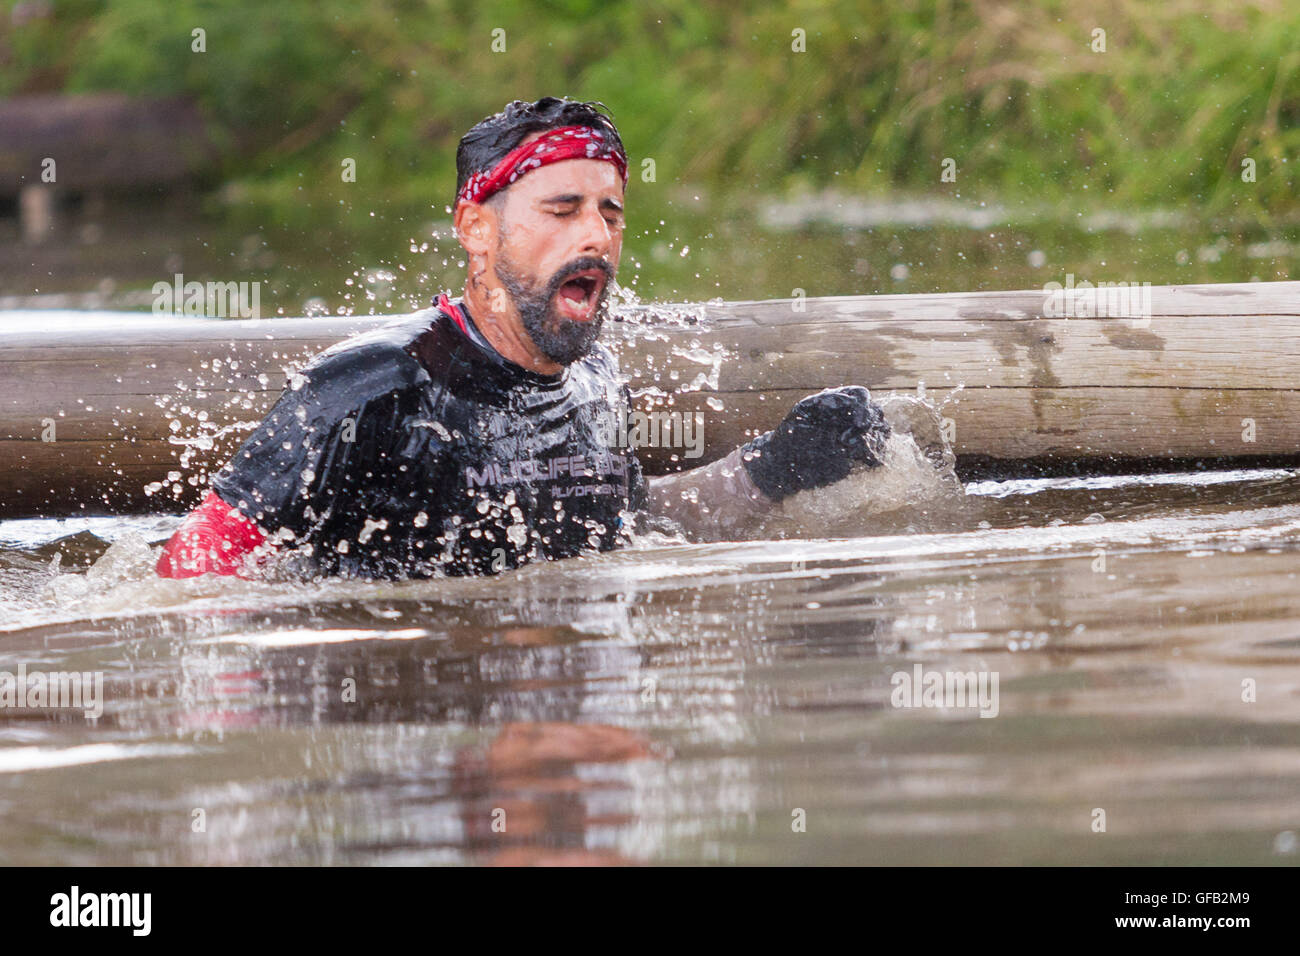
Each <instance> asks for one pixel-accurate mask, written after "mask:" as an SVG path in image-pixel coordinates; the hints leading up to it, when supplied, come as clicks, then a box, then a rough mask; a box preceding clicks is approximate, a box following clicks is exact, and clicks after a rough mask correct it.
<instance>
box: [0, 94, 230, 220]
mask: <svg viewBox="0 0 1300 956" xmlns="http://www.w3.org/2000/svg"><path fill="white" fill-rule="evenodd" d="M215 159H216V152H215V148H214V147H213V145H212V142H211V140H210V139H209V138H208V136H207V132H206V128H205V125H204V123H203V120H202V117H201V116H200V115H199V113H198V111H197V109H196V108H195V107H194V105H193V104H192V103H190V102H189V101H188V100H185V99H183V98H170V99H133V98H131V97H128V96H126V95H124V94H122V93H86V94H78V95H66V94H45V95H37V96H19V97H14V98H12V99H9V100H2V101H0V197H4V196H16V195H17V194H18V191H19V190H20V189H21V188H22V187H23V186H24V185H28V184H32V183H39V184H47V185H53V186H55V187H57V188H58V189H61V190H64V191H67V192H73V193H85V192H88V191H95V190H100V189H140V188H156V187H159V186H164V185H167V184H172V183H176V182H179V181H181V180H185V179H187V178H189V177H191V176H193V175H196V174H198V173H200V172H202V171H203V170H204V169H207V168H210V167H211V166H212V165H213V163H214V162H215ZM50 160H53V163H54V166H53V170H52V172H53V175H54V178H53V180H51V179H50V178H49V172H50V170H48V169H47V166H48V161H50ZM43 174H44V175H43Z"/></svg>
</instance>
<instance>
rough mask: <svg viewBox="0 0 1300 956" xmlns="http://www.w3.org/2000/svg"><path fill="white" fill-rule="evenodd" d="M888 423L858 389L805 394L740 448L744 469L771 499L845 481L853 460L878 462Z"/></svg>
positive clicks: (870, 466)
mask: <svg viewBox="0 0 1300 956" xmlns="http://www.w3.org/2000/svg"><path fill="white" fill-rule="evenodd" d="M889 434H890V429H889V423H888V422H887V421H885V416H884V413H883V412H882V411H881V410H880V406H879V405H877V404H876V403H875V402H873V401H872V400H871V394H870V393H869V392H868V391H867V390H866V389H865V388H863V387H862V386H861V385H848V386H845V387H843V388H830V389H827V390H826V391H824V392H818V393H817V394H816V395H809V396H808V397H807V398H805V399H803V400H802V401H800V402H798V403H797V404H796V405H795V406H794V408H792V409H790V411H789V413H788V414H787V415H786V416H785V418H784V419H783V420H782V421H781V424H780V425H777V426H776V428H774V429H773V430H772V431H770V432H765V433H764V434H762V435H759V436H758V437H757V438H755V439H754V440H753V441H751V442H748V443H747V444H745V445H744V446H743V447H742V449H741V458H742V460H743V461H744V463H745V470H746V471H748V472H749V477H750V478H751V479H753V481H754V484H755V485H756V486H758V490H759V491H761V492H763V494H765V495H767V497H769V498H771V499H772V500H773V501H780V500H781V499H782V498H784V497H786V496H787V495H792V494H794V493H795V492H796V491H807V490H808V489H809V488H820V487H822V486H823V485H829V484H831V483H833V482H836V481H839V480H840V479H842V478H845V477H847V476H848V474H849V470H850V469H851V468H852V467H853V465H854V463H855V462H861V463H862V464H864V465H866V466H867V467H869V468H875V467H876V466H878V465H879V464H880V463H881V456H882V455H883V454H884V451H885V441H886V440H887V439H888V438H889Z"/></svg>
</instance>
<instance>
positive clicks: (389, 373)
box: [212, 347, 422, 540]
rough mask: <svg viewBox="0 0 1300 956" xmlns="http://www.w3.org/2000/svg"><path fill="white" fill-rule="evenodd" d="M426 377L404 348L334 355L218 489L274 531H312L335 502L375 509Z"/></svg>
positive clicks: (286, 397) (285, 397)
mask: <svg viewBox="0 0 1300 956" xmlns="http://www.w3.org/2000/svg"><path fill="white" fill-rule="evenodd" d="M421 374H422V369H420V367H419V365H418V363H417V362H416V361H415V360H414V359H413V358H411V357H410V356H409V355H407V354H406V353H405V352H404V351H402V350H401V349H400V348H396V347H387V348H384V347H376V348H365V349H349V350H346V351H342V352H339V353H337V354H335V355H330V354H329V353H326V355H325V356H323V357H322V359H321V360H317V361H316V362H314V363H313V364H312V365H311V366H310V367H308V368H307V369H306V370H304V372H303V373H302V374H301V376H300V377H296V378H294V379H292V380H291V382H290V384H289V386H288V387H287V388H285V390H284V393H283V394H282V395H281V396H280V399H279V401H277V402H276V404H275V406H274V407H273V408H272V409H271V411H270V412H268V413H267V415H266V417H265V418H264V419H263V420H262V422H261V424H259V425H258V426H257V428H256V429H255V430H254V431H253V433H252V434H251V435H250V436H249V437H248V440H247V441H245V442H244V444H243V446H242V447H241V448H240V449H239V451H237V452H236V453H235V455H234V457H233V458H231V460H230V461H229V462H228V463H227V464H226V466H225V467H224V468H222V469H221V471H220V472H219V473H218V474H217V476H216V477H215V478H214V479H213V482H212V487H213V488H214V489H215V490H216V492H217V493H218V494H219V495H220V496H221V498H222V499H224V500H225V501H226V502H228V503H229V504H231V505H233V506H234V507H236V508H238V509H239V510H240V512H241V513H243V514H244V515H245V516H247V517H248V518H250V519H251V520H253V521H254V522H256V523H257V524H258V525H259V526H260V527H261V528H262V529H264V530H265V531H267V532H268V533H271V534H274V533H276V532H280V533H282V534H283V533H288V534H289V535H291V536H292V537H293V538H295V539H299V540H303V539H307V538H309V537H310V536H311V533H312V531H313V530H314V529H315V528H316V527H318V526H320V524H322V523H323V522H324V521H326V520H327V519H328V518H329V517H330V515H331V514H332V513H333V512H334V510H335V509H338V508H343V509H347V508H357V507H365V503H366V501H368V499H369V498H370V497H371V496H372V492H373V490H374V489H375V488H376V487H382V486H383V485H384V482H385V481H386V480H387V478H388V477H389V476H388V475H387V471H388V466H389V464H390V463H391V462H392V460H393V455H392V452H393V446H394V444H395V443H396V442H397V441H399V440H400V431H401V428H400V426H401V421H400V419H401V416H402V412H401V402H400V396H401V395H402V394H403V393H405V392H408V391H409V389H410V388H411V387H412V386H413V385H416V384H418V379H419V377H420V375H421Z"/></svg>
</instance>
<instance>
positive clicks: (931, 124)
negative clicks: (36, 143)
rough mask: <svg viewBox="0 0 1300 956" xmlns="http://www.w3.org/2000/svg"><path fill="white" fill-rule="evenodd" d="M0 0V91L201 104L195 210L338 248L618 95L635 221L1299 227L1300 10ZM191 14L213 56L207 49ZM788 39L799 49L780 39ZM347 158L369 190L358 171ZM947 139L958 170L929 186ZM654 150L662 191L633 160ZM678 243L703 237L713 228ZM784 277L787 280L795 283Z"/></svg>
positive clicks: (440, 212) (1239, 4) (438, 208)
mask: <svg viewBox="0 0 1300 956" xmlns="http://www.w3.org/2000/svg"><path fill="white" fill-rule="evenodd" d="M5 6H6V7H7V13H8V15H7V16H5V17H3V21H4V25H3V27H2V28H0V29H3V33H2V34H0V96H14V95H19V94H27V93H40V92H57V91H65V92H81V91H91V90H118V91H123V92H126V93H130V94H137V95H149V96H166V95H174V94H184V95H188V96H190V97H192V98H193V99H194V100H195V101H196V102H197V103H198V104H199V105H200V106H201V108H202V110H203V112H204V115H205V116H206V118H207V120H208V122H209V125H210V128H211V130H212V134H213V137H214V138H215V140H216V141H217V143H218V145H219V148H220V155H221V167H220V171H219V177H218V181H217V182H214V183H213V184H212V185H213V186H214V187H217V186H219V187H220V188H213V189H212V190H211V191H210V193H209V199H208V204H207V207H206V209H207V214H208V215H209V216H211V217H213V218H214V219H219V220H223V221H228V222H233V223H235V224H237V225H239V226H240V227H241V228H244V229H260V228H262V227H263V226H264V225H265V224H267V223H269V222H274V223H275V225H276V228H279V229H298V230H303V231H306V230H314V229H329V230H334V231H335V235H336V237H337V238H338V241H339V242H343V243H346V242H347V241H348V237H349V236H357V237H362V236H365V235H367V230H371V229H373V228H376V219H378V220H380V221H382V222H384V223H385V224H386V225H385V226H384V228H385V229H388V230H389V234H390V236H391V232H392V223H393V222H394V221H395V220H397V221H402V222H408V221H409V222H410V223H418V222H421V221H422V220H421V217H423V219H424V220H427V219H429V218H432V219H434V220H437V219H445V217H446V213H445V207H446V206H447V204H448V203H449V202H450V199H451V195H452V191H453V189H454V180H455V171H454V154H455V145H456V142H457V140H458V138H459V136H460V135H461V133H463V132H464V130H466V129H467V128H468V127H469V126H471V125H472V124H473V123H474V122H476V121H477V120H479V119H481V118H482V117H483V116H485V115H487V114H489V113H491V112H494V111H496V110H497V109H499V108H500V107H501V106H502V105H503V104H504V103H505V102H507V101H508V100H510V99H515V98H520V99H534V98H537V97H539V96H542V95H547V94H555V95H569V96H573V97H578V98H583V99H597V100H601V101H603V102H604V103H606V104H608V105H609V106H610V108H611V109H612V110H613V113H614V115H615V117H616V120H617V122H618V125H619V128H620V130H621V132H622V134H623V137H624V140H625V142H626V144H627V147H628V150H629V154H630V156H631V159H632V169H633V179H632V184H631V185H630V187H629V190H630V192H629V201H630V203H632V206H631V207H630V208H631V210H632V212H633V225H636V219H637V212H638V211H639V212H640V215H641V218H642V220H643V221H642V223H641V226H642V227H643V229H645V232H644V234H645V235H650V234H652V233H653V232H654V230H653V229H652V228H645V227H646V223H647V222H650V223H651V224H652V225H653V221H654V220H657V219H658V218H660V217H663V216H665V215H671V214H672V210H674V209H677V210H683V209H684V208H686V207H690V206H691V204H692V203H694V202H698V203H704V204H706V205H705V206H703V207H700V208H708V209H710V210H713V213H714V214H717V213H718V211H719V210H727V209H730V208H733V207H736V208H744V207H746V205H747V204H752V203H753V201H754V200H755V197H765V198H769V199H772V198H776V199H779V198H783V197H792V196H800V195H806V194H808V193H811V192H815V191H820V190H824V189H831V190H833V191H834V195H836V196H852V197H865V198H872V197H875V198H881V197H892V198H897V197H900V196H906V197H920V198H925V199H945V200H955V201H959V202H961V203H964V204H969V205H970V206H972V207H975V208H978V207H979V206H980V204H981V203H982V204H985V205H986V206H990V205H994V204H997V205H999V206H1000V207H1002V208H1004V209H1009V210H1010V211H1011V212H1010V215H1011V217H1012V218H1014V217H1015V216H1016V214H1017V212H1016V211H1017V210H1020V211H1022V212H1023V215H1024V217H1025V218H1026V220H1030V219H1033V218H1034V217H1041V216H1042V215H1043V210H1044V209H1047V210H1051V211H1052V216H1053V218H1054V219H1055V221H1056V222H1058V223H1068V221H1069V220H1070V218H1071V217H1074V216H1078V215H1081V214H1082V213H1083V212H1088V213H1091V214H1096V213H1098V212H1099V211H1106V210H1113V211H1115V212H1117V213H1124V214H1129V213H1131V212H1133V211H1134V210H1141V209H1152V210H1175V211H1183V212H1189V213H1192V214H1194V215H1195V216H1196V217H1197V218H1198V220H1205V221H1211V222H1215V221H1217V222H1220V223H1230V224H1235V225H1237V226H1241V225H1242V224H1246V225H1245V227H1244V228H1248V229H1254V230H1255V231H1256V233H1257V235H1256V236H1255V238H1257V239H1258V238H1268V237H1269V236H1273V235H1276V234H1277V230H1279V229H1285V228H1286V227H1288V225H1291V224H1294V223H1295V222H1296V221H1297V218H1298V217H1300V189H1297V186H1298V185H1300V183H1298V181H1297V180H1298V176H1297V169H1296V166H1297V162H1298V161H1300V159H1298V157H1300V149H1298V147H1300V3H1296V2H1295V0H1231V2H1229V0H1169V2H1163V3H1149V2H1140V0H1096V2H1093V3H1089V4H1086V5H1080V4H1073V3H1067V2H1063V0H1038V2H1011V3H1004V2H995V0H973V2H944V0H939V2H920V0H894V2H884V0H789V2H782V3H775V2H769V3H745V4H735V3H724V2H718V0H706V2H685V0H659V2H643V0H641V2H634V0H600V2H597V0H550V2H538V3H525V2H519V0H505V2H496V3H476V2H468V0H427V2H416V0H314V2H296V0H295V2H286V0H275V2H266V0H169V2H165V3H164V2H159V0H111V2H110V0H23V2H14V0H5ZM196 27H201V28H202V29H203V30H204V31H206V38H205V39H206V52H204V53H196V52H192V51H191V31H192V30H193V29H195V28H196ZM796 29H798V30H802V31H804V33H805V43H806V52H794V50H793V49H792V44H793V43H794V42H795V39H794V37H793V36H792V33H793V31H795V30H796ZM1097 29H1102V30H1104V31H1105V52H1094V50H1093V45H1094V32H1093V31H1094V30H1097ZM494 30H504V31H505V51H504V52H493V49H492V44H493V31H494ZM498 36H499V35H498ZM345 157H350V158H352V159H355V160H356V164H357V182H356V183H345V182H343V181H342V178H341V176H340V163H341V161H342V159H343V158H345ZM946 157H951V158H952V159H954V160H955V162H956V167H957V181H956V182H955V183H944V182H942V181H941V178H940V172H941V163H942V161H943V160H944V158H946ZM1247 157H1249V158H1251V159H1253V160H1254V161H1255V162H1256V165H1257V181H1256V182H1253V183H1247V182H1243V181H1242V179H1241V169H1242V166H1241V164H1242V160H1243V159H1245V158H1247ZM645 158H652V159H653V160H654V161H655V167H656V169H655V171H656V179H655V181H654V182H649V183H648V182H644V181H642V179H641V177H640V176H638V175H637V173H638V172H639V171H640V169H641V168H642V167H641V163H642V161H643V160H644V159H645ZM683 214H684V215H685V213H683ZM673 225H674V224H673V223H672V222H669V223H668V227H669V228H672V227H673ZM410 231H411V233H412V235H411V238H412V239H415V238H417V237H416V236H415V233H416V232H417V230H415V229H414V228H413V229H411V230H410ZM742 231H743V230H742ZM675 237H676V239H677V240H678V242H677V243H676V244H675V246H674V248H677V247H679V246H680V245H686V244H689V243H690V241H691V238H692V237H694V238H695V239H696V241H697V244H698V242H699V241H702V240H704V239H706V238H713V237H714V235H713V233H712V232H711V231H710V229H709V225H708V223H707V222H704V223H699V224H696V225H691V226H689V227H687V226H680V227H679V228H677V229H676V232H675ZM401 238H402V239H405V238H407V237H406V236H402V237H401ZM738 238H739V237H738ZM1211 239H1213V236H1209V237H1208V238H1207V239H1206V241H1207V242H1208V241H1210V240H1211ZM358 241H363V240H361V239H358ZM1029 244H1030V245H1031V246H1032V245H1034V242H1033V241H1032V240H1031V241H1030V242H1029ZM1181 244H1182V245H1186V243H1181ZM1174 245H1175V246H1178V245H1180V243H1179V242H1174ZM1225 251H1227V252H1229V253H1230V250H1225ZM1194 252H1195V250H1193V251H1192V253H1189V255H1192V254H1194ZM783 254H784V255H786V256H787V257H788V255H789V251H788V250H787V251H786V253H783ZM1173 254H1174V250H1170V255H1173ZM1193 257H1194V256H1193ZM660 258H664V257H662V256H661V257H660ZM850 261H853V262H856V261H857V260H856V259H853V260H850ZM1216 261H1217V260H1216ZM869 271H870V272H872V273H873V274H876V275H880V269H879V267H874V266H873V267H872V268H871V269H870V270H869ZM1264 277H1265V278H1274V277H1277V276H1275V275H1272V274H1270V275H1265V276H1264ZM795 278H796V279H797V278H798V276H797V275H796V276H795ZM1241 278H1246V276H1241ZM894 279H895V280H898V273H897V272H895V274H894ZM687 284H688V285H689V283H687ZM713 285H715V286H718V285H720V284H719V283H713ZM775 288H776V289H784V291H780V292H779V294H789V290H788V281H787V280H786V279H785V278H784V277H783V278H782V279H781V281H779V282H777V283H776V285H775ZM854 288H857V287H854ZM725 291H731V290H729V289H728V290H725ZM840 291H852V290H851V289H843V288H841V290H840ZM863 291H866V290H865V289H864V290H863Z"/></svg>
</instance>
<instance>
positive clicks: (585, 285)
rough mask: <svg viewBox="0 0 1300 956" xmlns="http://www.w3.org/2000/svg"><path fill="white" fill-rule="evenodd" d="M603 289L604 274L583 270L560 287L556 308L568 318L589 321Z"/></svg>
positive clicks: (567, 279) (597, 271)
mask: <svg viewBox="0 0 1300 956" xmlns="http://www.w3.org/2000/svg"><path fill="white" fill-rule="evenodd" d="M604 289H605V273H604V272H602V271H601V270H599V269H584V270H583V271H581V272H575V273H573V274H572V275H571V276H569V277H568V278H566V279H565V281H564V284H563V285H561V286H560V289H559V296H558V302H557V304H558V306H559V308H560V311H561V312H563V313H564V314H565V315H567V316H569V317H570V318H574V319H589V318H591V316H592V315H594V314H595V312H596V304H597V303H598V302H599V301H600V294H601V292H603V291H604Z"/></svg>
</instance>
